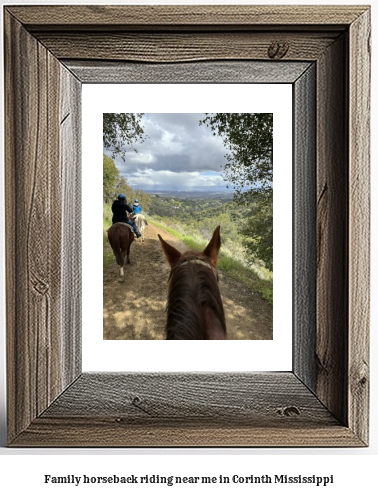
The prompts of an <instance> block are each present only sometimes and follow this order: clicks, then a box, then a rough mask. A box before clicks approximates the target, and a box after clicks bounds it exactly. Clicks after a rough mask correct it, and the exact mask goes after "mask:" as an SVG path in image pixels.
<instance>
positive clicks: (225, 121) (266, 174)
mask: <svg viewBox="0 0 378 500" xmlns="http://www.w3.org/2000/svg"><path fill="white" fill-rule="evenodd" d="M200 124H206V125H207V126H209V127H210V128H211V129H212V131H213V134H214V135H219V136H220V137H221V138H222V139H223V143H224V145H225V146H226V147H227V148H228V150H229V153H227V155H226V160H227V163H226V164H225V165H224V166H223V169H224V173H223V175H224V178H225V180H226V181H227V182H228V183H229V184H232V185H233V186H234V188H235V194H234V201H235V202H236V203H238V204H240V205H242V206H244V207H245V211H244V213H245V214H246V215H248V217H247V218H246V219H245V222H244V224H242V227H241V233H242V234H243V235H244V236H245V240H244V245H245V247H246V250H247V256H248V257H249V259H250V260H253V258H256V257H257V258H258V259H260V260H262V261H263V262H264V263H265V265H266V267H267V268H268V269H270V270H272V269H273V114H272V113H214V114H208V113H207V114H206V118H205V119H204V120H202V121H200Z"/></svg>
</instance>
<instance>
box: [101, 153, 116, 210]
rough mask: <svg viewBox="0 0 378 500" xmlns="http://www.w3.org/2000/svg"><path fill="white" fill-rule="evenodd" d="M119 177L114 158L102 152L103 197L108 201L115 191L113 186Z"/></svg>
mask: <svg viewBox="0 0 378 500" xmlns="http://www.w3.org/2000/svg"><path fill="white" fill-rule="evenodd" d="M118 179H119V172H118V169H117V167H116V166H115V163H114V160H112V159H111V158H109V156H106V154H103V198H104V202H105V203H108V202H109V201H110V200H111V199H112V198H113V197H114V193H115V186H116V184H117V181H118Z"/></svg>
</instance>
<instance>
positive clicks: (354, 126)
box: [348, 11, 371, 441]
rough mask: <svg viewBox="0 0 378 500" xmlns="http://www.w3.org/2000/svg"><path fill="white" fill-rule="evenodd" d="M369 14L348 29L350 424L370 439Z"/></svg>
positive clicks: (357, 432)
mask: <svg viewBox="0 0 378 500" xmlns="http://www.w3.org/2000/svg"><path fill="white" fill-rule="evenodd" d="M370 29H371V28H370V11H367V12H365V13H364V14H363V15H361V16H360V17H359V18H358V20H356V22H355V23H353V24H352V26H351V28H350V47H351V54H350V59H351V72H352V75H353V78H352V79H351V84H350V94H349V123H350V150H349V155H350V160H349V162H350V163H349V164H350V169H349V176H350V181H349V182H350V189H349V195H350V205H349V235H350V238H349V255H350V259H349V318H348V321H349V323H348V327H349V339H348V342H349V353H348V354H349V356H348V360H349V362H348V374H349V421H348V423H349V426H350V428H351V429H353V431H354V432H356V434H358V435H360V436H361V437H362V439H364V440H365V441H368V436H369V429H368V418H369V417H368V415H369V385H370V384H369V327H370V322H369V318H370V300H369V293H370V245H369V238H370V35H371V33H370Z"/></svg>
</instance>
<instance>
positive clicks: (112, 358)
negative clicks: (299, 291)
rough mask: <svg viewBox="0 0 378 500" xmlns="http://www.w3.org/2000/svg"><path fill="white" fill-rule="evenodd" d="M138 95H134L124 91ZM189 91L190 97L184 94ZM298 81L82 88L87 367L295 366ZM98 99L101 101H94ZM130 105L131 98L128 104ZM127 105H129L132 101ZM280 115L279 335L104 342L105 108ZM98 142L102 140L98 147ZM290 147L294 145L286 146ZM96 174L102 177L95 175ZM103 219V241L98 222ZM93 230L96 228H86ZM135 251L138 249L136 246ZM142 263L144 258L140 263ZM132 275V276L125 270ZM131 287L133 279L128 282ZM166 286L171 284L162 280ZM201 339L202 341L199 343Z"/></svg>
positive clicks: (277, 176) (276, 287) (245, 368)
mask: <svg viewBox="0 0 378 500" xmlns="http://www.w3.org/2000/svg"><path fill="white" fill-rule="evenodd" d="M130 95H132V96H133V99H132V100H130V101H131V102H130V104H129V99H127V98H125V96H130ZM183 95H185V99H182V96H183ZM291 97H292V85H288V84H286V85H275V84H272V85H235V84H234V85H232V84H230V85H207V84H206V85H205V84H203V85H192V84H190V85H189V84H188V85H182V84H180V85H174V84H172V85H161V84H159V85H148V92H146V86H145V85H84V86H83V218H82V220H83V221H91V223H90V224H89V225H86V224H85V222H84V224H83V255H85V259H83V370H84V371H142V372H145V371H272V370H275V371H290V370H291V369H292V356H291V354H292V337H291V332H292V305H291V299H292V287H291V283H292V267H291V260H292V244H291V240H292V237H291V232H292V207H291V204H292V203H291V202H292V196H291V184H292V156H291V144H292V133H291V132H292V128H291V127H292V116H291V115H292V105H291V103H292V99H291ZM94 103H95V105H94ZM125 103H127V104H125ZM126 106H127V107H126ZM205 111H206V112H209V113H213V112H246V113H247V112H256V113H273V120H274V139H273V148H274V150H273V154H274V218H273V220H274V232H273V234H274V259H273V262H274V315H273V321H274V324H273V335H274V340H273V341H271V340H268V341H267V340H260V341H259V340H254V341H244V342H240V341H237V340H232V341H228V342H217V345H216V355H214V347H213V345H212V344H211V343H209V342H201V341H199V340H198V341H195V342H189V343H188V342H156V341H149V340H139V341H118V342H117V341H116V342H111V341H104V340H102V329H101V328H99V325H101V324H102V299H103V296H102V281H103V270H102V247H103V244H102V203H98V204H97V205H98V206H94V205H95V204H94V203H93V200H102V176H101V172H102V113H104V112H107V113H111V112H118V113H119V112H133V113H136V112H149V113H158V112H161V113H176V112H181V113H195V112H197V113H203V112H205ZM96 145H97V146H96ZM287 145H289V148H288V147H287ZM94 172H97V175H96V174H95V173H94ZM96 220H97V221H98V231H97V235H98V237H97V242H95V243H94V241H93V239H94V238H95V236H94V231H93V224H94V222H93V221H96ZM87 233H89V234H87ZM131 254H132V249H131ZM135 265H137V263H136V264H135ZM126 280H127V274H126ZM125 286H127V282H126V284H125ZM162 286H167V284H166V283H162ZM199 343H200V347H199Z"/></svg>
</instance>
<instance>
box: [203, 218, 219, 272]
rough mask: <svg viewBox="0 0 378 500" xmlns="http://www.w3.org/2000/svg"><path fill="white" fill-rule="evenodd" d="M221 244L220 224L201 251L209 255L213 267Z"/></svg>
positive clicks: (216, 262)
mask: <svg viewBox="0 0 378 500" xmlns="http://www.w3.org/2000/svg"><path fill="white" fill-rule="evenodd" d="M220 246H221V239H220V226H218V227H217V228H216V229H215V231H214V233H213V236H212V238H211V240H210V242H209V244H208V245H207V247H206V248H205V250H204V251H203V253H204V255H206V256H207V257H210V260H211V262H212V263H213V264H214V266H215V267H217V265H218V254H219V249H220Z"/></svg>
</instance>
